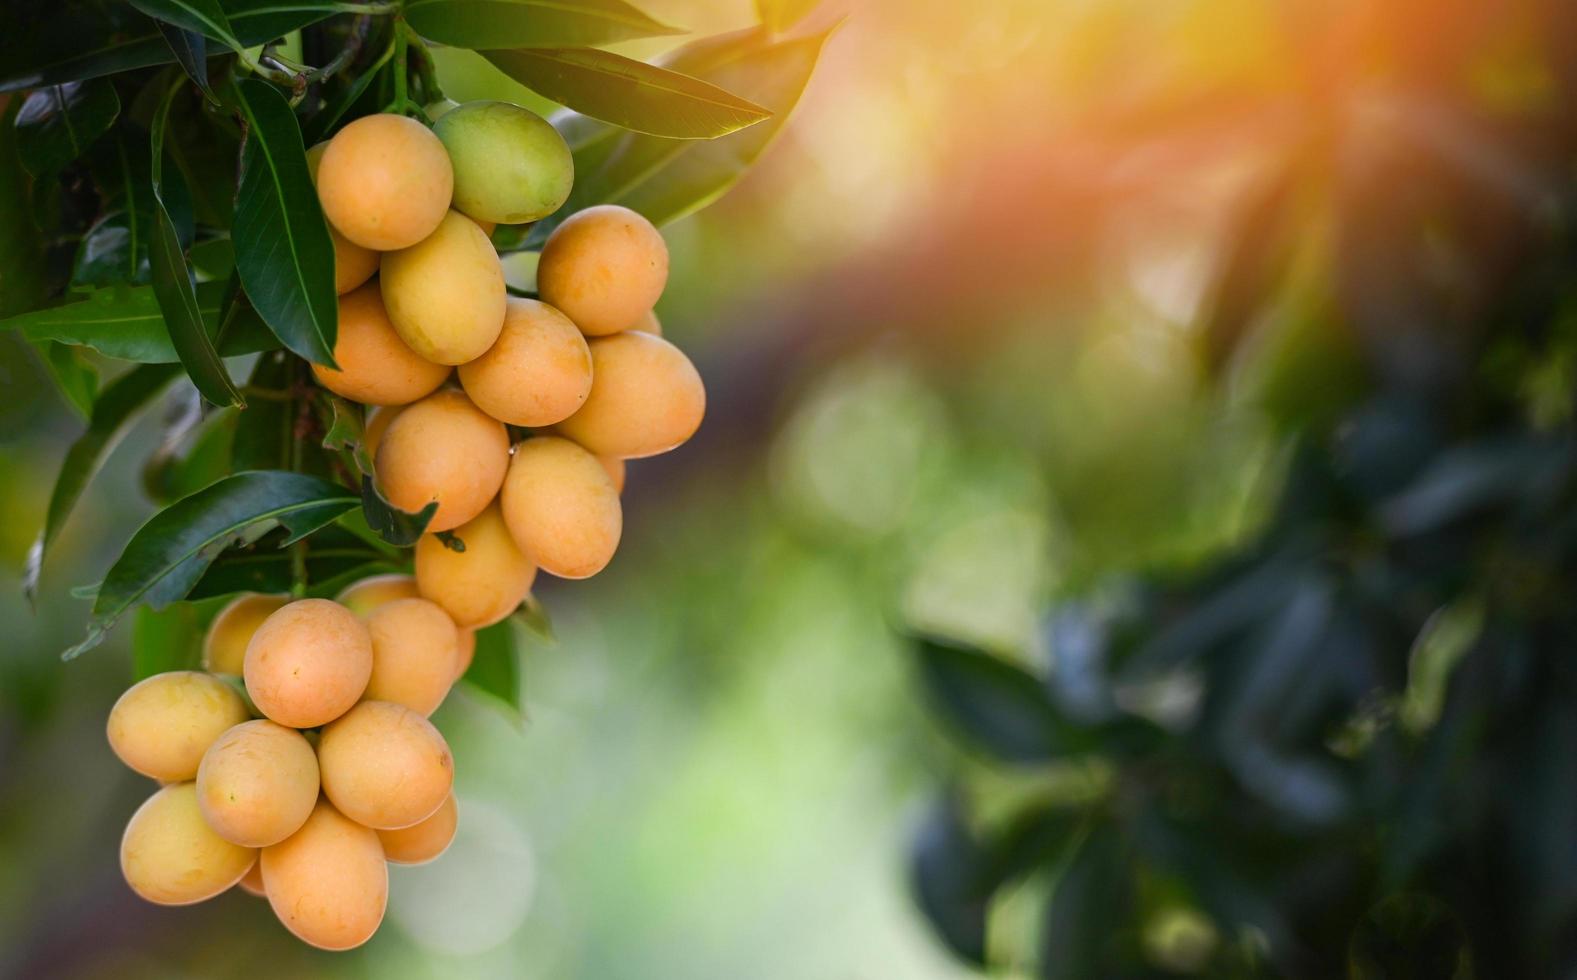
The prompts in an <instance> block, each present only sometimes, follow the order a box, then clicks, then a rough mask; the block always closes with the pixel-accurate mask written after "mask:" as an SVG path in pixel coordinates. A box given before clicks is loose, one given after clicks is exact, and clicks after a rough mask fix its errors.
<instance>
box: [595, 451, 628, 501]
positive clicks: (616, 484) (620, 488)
mask: <svg viewBox="0 0 1577 980" xmlns="http://www.w3.org/2000/svg"><path fill="white" fill-rule="evenodd" d="M597 462H599V463H601V464H602V468H603V469H604V470H607V471H608V479H610V480H612V481H613V489H614V490H615V491H616V492H617V493H623V492H624V477H625V470H626V469H627V467H626V466H625V463H624V460H622V459H620V458H619V457H617V456H598V457H597Z"/></svg>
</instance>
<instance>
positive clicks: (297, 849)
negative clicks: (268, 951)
mask: <svg viewBox="0 0 1577 980" xmlns="http://www.w3.org/2000/svg"><path fill="white" fill-rule="evenodd" d="M258 865H259V866H260V867H261V868H262V870H263V886H264V890H265V891H266V892H267V895H268V904H269V905H270V906H272V907H273V909H274V914H275V915H276V916H278V917H279V921H280V922H281V923H283V924H284V926H285V928H286V929H289V930H290V931H291V932H292V933H294V934H295V935H296V938H298V939H300V940H301V941H302V942H305V943H309V944H311V945H313V946H316V947H318V948H319V949H331V950H342V949H353V948H355V947H357V946H360V945H361V944H362V943H364V942H366V941H367V940H368V939H371V938H372V934H373V933H375V932H377V931H378V925H379V924H380V923H382V922H383V913H384V910H385V908H387V906H388V903H389V866H388V864H387V863H386V862H385V861H384V859H383V845H382V844H381V843H379V841H378V834H377V832H376V831H373V830H369V829H368V828H366V827H363V826H361V825H360V824H357V823H355V822H354V821H352V820H350V819H349V818H347V817H346V816H345V815H344V814H342V813H340V812H339V811H338V810H336V809H334V807H333V806H332V805H331V804H330V803H329V801H327V800H321V799H320V800H318V802H317V805H316V806H315V807H313V809H312V815H311V816H309V817H307V822H306V823H304V824H302V825H301V829H300V830H298V831H296V832H295V833H294V834H291V835H290V836H289V837H287V838H285V839H284V840H282V841H280V842H279V843H278V844H275V845H273V846H272V847H265V848H263V853H262V855H261V857H260V858H259V859H258Z"/></svg>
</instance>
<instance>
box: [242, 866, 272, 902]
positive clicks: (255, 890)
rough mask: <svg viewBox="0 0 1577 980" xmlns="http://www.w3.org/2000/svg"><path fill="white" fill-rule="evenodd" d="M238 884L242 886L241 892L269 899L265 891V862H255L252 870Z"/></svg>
mask: <svg viewBox="0 0 1577 980" xmlns="http://www.w3.org/2000/svg"><path fill="white" fill-rule="evenodd" d="M236 884H238V885H240V886H241V890H242V891H244V892H246V893H247V894H248V895H256V896H257V897H258V898H267V897H268V893H267V892H265V891H264V890H263V862H262V861H261V860H259V861H253V862H252V870H250V871H248V872H247V873H246V874H245V876H243V877H242V878H241V880H240V881H238V882H236Z"/></svg>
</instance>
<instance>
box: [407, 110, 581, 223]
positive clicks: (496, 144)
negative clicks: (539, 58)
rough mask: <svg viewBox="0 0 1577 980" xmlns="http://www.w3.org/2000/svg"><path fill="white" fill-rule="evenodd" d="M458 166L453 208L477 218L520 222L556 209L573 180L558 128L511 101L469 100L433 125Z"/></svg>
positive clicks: (571, 162) (571, 160)
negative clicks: (512, 103)
mask: <svg viewBox="0 0 1577 980" xmlns="http://www.w3.org/2000/svg"><path fill="white" fill-rule="evenodd" d="M433 133H434V134H435V135H436V136H437V137H438V138H439V139H440V140H442V141H443V144H444V147H445V148H446V149H448V151H449V160H450V161H451V162H452V163H453V164H454V206H455V208H456V209H458V210H460V211H463V212H465V213H466V214H467V215H469V216H470V217H472V218H475V219H476V220H478V221H492V222H497V223H499V224H506V225H517V224H521V223H522V222H526V221H536V220H537V219H538V218H545V217H547V216H548V215H550V214H552V213H553V212H554V211H557V210H558V209H559V207H560V206H561V205H563V203H564V202H565V200H567V199H568V198H569V192H570V187H571V186H572V185H573V184H574V183H575V159H574V157H572V156H571V155H570V151H569V144H567V143H565V142H564V137H562V136H560V135H559V132H558V130H556V129H554V128H553V126H552V124H551V123H549V122H548V121H547V120H546V119H543V118H542V117H541V116H539V115H537V114H536V113H534V112H532V111H530V110H529V109H522V108H521V107H520V106H517V105H511V104H510V103H508V102H467V103H465V104H464V105H462V106H460V107H459V108H457V109H451V110H450V111H448V112H446V113H444V115H443V117H442V118H440V119H439V120H438V121H437V122H436V123H434V125H433Z"/></svg>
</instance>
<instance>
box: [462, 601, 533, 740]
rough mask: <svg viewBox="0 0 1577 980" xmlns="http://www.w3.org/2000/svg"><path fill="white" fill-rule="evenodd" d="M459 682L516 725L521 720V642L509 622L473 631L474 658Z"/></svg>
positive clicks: (505, 621)
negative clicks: (474, 634)
mask: <svg viewBox="0 0 1577 980" xmlns="http://www.w3.org/2000/svg"><path fill="white" fill-rule="evenodd" d="M461 680H462V681H463V682H464V683H465V685H466V687H467V688H468V689H469V690H471V691H474V692H476V693H478V694H481V695H484V696H485V697H486V698H487V699H488V700H490V701H492V702H493V703H494V704H495V705H497V706H498V707H500V708H502V709H503V710H504V711H505V713H506V714H508V715H509V716H510V717H511V718H513V719H514V720H516V721H517V722H518V721H521V720H523V715H522V713H521V709H520V638H519V636H518V635H517V634H516V632H515V627H514V625H513V623H512V622H511V621H510V620H508V619H506V620H504V621H503V622H501V623H494V624H493V625H492V626H487V627H483V628H482V629H479V630H477V631H476V656H475V657H473V658H472V659H471V666H470V667H469V668H467V669H466V672H465V676H464V677H462V678H461Z"/></svg>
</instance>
